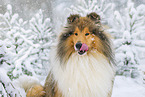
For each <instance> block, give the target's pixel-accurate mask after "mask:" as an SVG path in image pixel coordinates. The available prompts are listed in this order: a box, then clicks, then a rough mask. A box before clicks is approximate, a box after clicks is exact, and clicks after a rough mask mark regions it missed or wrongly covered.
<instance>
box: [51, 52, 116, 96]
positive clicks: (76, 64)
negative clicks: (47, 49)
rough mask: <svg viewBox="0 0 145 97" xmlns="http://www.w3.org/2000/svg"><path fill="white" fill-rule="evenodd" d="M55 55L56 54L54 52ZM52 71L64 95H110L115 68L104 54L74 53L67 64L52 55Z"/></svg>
mask: <svg viewBox="0 0 145 97" xmlns="http://www.w3.org/2000/svg"><path fill="white" fill-rule="evenodd" d="M54 55H55V54H54ZM52 59H54V60H52V64H51V67H52V73H53V76H54V80H55V81H56V82H57V85H58V89H59V90H60V92H62V94H63V96H64V97H108V93H109V92H110V91H111V89H112V83H113V82H112V81H113V80H114V68H113V67H112V65H110V64H109V62H108V61H107V59H106V57H104V56H103V55H102V54H99V53H96V52H91V53H90V54H89V55H88V54H85V55H83V56H80V55H78V54H77V52H76V53H74V54H72V55H71V56H70V58H69V59H68V61H67V62H66V64H60V62H59V61H56V58H53V57H52Z"/></svg>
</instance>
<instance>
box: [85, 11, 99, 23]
mask: <svg viewBox="0 0 145 97" xmlns="http://www.w3.org/2000/svg"><path fill="white" fill-rule="evenodd" d="M87 17H88V18H90V19H91V20H92V21H95V23H100V20H101V18H100V16H99V15H98V14H96V13H95V12H92V13H90V14H88V15H87Z"/></svg>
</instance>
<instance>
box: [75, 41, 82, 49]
mask: <svg viewBox="0 0 145 97" xmlns="http://www.w3.org/2000/svg"><path fill="white" fill-rule="evenodd" d="M81 47H82V43H81V42H77V43H76V48H77V49H78V50H80V48H81Z"/></svg>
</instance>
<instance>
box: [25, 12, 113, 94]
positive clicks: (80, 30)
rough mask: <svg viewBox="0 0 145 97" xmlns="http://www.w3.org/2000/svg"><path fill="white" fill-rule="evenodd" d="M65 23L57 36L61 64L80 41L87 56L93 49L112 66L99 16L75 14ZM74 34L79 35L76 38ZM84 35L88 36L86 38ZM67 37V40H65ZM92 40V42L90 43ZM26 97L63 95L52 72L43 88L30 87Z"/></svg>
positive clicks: (110, 53)
mask: <svg viewBox="0 0 145 97" xmlns="http://www.w3.org/2000/svg"><path fill="white" fill-rule="evenodd" d="M67 21H68V25H67V26H66V27H65V28H64V29H65V30H64V32H63V33H62V34H61V35H60V36H59V43H58V46H57V50H58V51H57V56H58V58H59V60H60V62H61V63H62V64H63V63H65V62H66V61H67V60H68V59H69V57H70V56H71V54H72V53H74V52H75V50H74V44H76V43H77V42H78V41H80V40H81V42H82V43H86V44H87V45H88V47H89V50H88V51H87V54H89V52H90V51H91V49H95V50H96V51H97V52H98V53H101V54H103V55H104V56H105V57H106V58H107V60H108V62H109V63H110V64H111V63H113V64H114V59H113V58H114V56H113V54H112V53H113V52H112V48H111V47H110V45H111V43H110V40H109V38H108V35H107V34H106V33H105V32H104V31H103V30H102V26H101V23H100V16H99V15H97V14H96V13H91V14H88V15H87V16H86V17H80V16H79V15H77V14H76V15H70V17H68V20H67ZM76 33H77V34H80V35H78V36H77V35H76ZM86 33H87V34H89V35H88V36H86V35H85V34H86ZM82 36H84V37H82ZM96 36H97V37H96ZM68 37H69V40H67V39H68ZM92 39H93V40H94V42H92V41H93V40H92ZM65 40H67V41H65ZM64 41H65V42H64ZM66 45H67V46H66ZM68 45H69V46H68ZM64 48H65V49H64ZM92 76H93V75H92ZM112 86H113V84H112ZM44 91H45V92H44ZM111 94H112V91H110V93H109V94H108V97H111ZM27 97H63V94H62V91H61V90H60V89H59V88H58V85H57V81H55V80H54V78H53V72H51V71H50V73H49V75H48V76H47V78H46V82H45V85H44V87H42V86H37V85H36V86H34V87H32V88H31V89H30V90H29V91H28V93H27Z"/></svg>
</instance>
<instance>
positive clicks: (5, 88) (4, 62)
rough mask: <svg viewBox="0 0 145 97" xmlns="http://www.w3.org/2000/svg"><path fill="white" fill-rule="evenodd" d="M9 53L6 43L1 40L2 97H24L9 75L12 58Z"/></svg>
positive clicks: (0, 84) (0, 83) (0, 87)
mask: <svg viewBox="0 0 145 97" xmlns="http://www.w3.org/2000/svg"><path fill="white" fill-rule="evenodd" d="M7 52H9V49H8V48H7V46H6V45H5V42H4V41H2V40H0V97H22V95H21V93H22V92H21V93H20V92H19V90H17V89H16V87H15V85H14V84H13V82H12V81H11V79H10V78H9V77H8V75H7V72H8V70H9V69H11V64H10V63H11V62H10V61H11V60H10V59H11V56H10V55H9V54H8V53H7ZM23 92H24V91H23ZM24 93H25V92H24Z"/></svg>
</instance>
